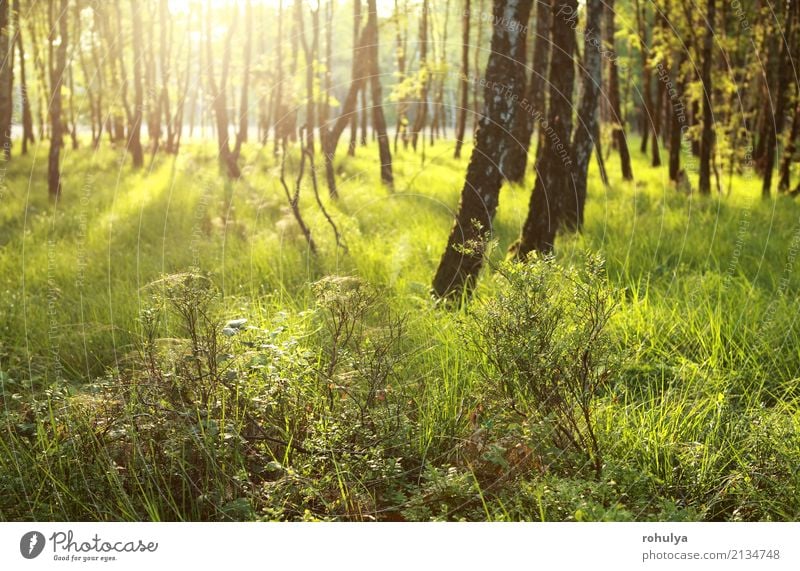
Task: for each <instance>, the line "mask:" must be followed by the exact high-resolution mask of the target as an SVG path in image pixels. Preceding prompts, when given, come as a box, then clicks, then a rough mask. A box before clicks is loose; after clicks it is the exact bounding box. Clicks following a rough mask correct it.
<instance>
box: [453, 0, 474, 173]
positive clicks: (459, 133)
mask: <svg viewBox="0 0 800 571" xmlns="http://www.w3.org/2000/svg"><path fill="white" fill-rule="evenodd" d="M469 6H470V0H464V12H463V14H462V16H461V83H460V86H461V92H460V93H461V105H460V106H459V109H458V126H457V127H456V150H455V158H457V159H460V158H461V147H462V145H463V144H464V134H465V133H466V130H467V111H468V107H469V78H468V77H467V75H468V74H469Z"/></svg>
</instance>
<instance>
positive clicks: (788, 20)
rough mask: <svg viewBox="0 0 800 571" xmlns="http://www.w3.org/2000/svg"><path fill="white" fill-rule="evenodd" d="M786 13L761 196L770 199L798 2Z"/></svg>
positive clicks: (791, 0) (792, 0) (793, 1)
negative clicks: (772, 120)
mask: <svg viewBox="0 0 800 571" xmlns="http://www.w3.org/2000/svg"><path fill="white" fill-rule="evenodd" d="M785 4H786V11H785V18H784V32H783V36H782V41H781V44H780V54H779V56H778V93H777V97H776V99H777V102H776V105H775V114H774V123H772V124H771V125H770V129H768V130H767V141H766V149H765V154H764V183H763V186H762V187H761V196H763V197H764V198H768V197H769V196H770V194H771V191H772V174H773V170H774V168H775V156H776V153H777V143H778V141H779V140H780V139H781V137H782V133H783V125H784V123H785V120H784V114H785V112H786V100H787V96H788V93H789V81H790V79H791V76H792V70H793V65H792V58H791V50H792V47H793V46H792V45H791V40H792V39H794V34H793V32H792V28H793V24H794V14H795V11H796V10H797V8H798V4H799V3H798V1H797V0H786V2H785Z"/></svg>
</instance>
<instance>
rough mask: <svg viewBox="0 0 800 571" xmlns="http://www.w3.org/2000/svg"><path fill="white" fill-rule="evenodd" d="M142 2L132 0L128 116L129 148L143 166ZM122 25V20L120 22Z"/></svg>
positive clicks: (135, 160) (136, 164) (134, 158)
mask: <svg viewBox="0 0 800 571" xmlns="http://www.w3.org/2000/svg"><path fill="white" fill-rule="evenodd" d="M141 7H142V4H141V2H140V1H138V0H131V12H132V14H133V111H132V113H131V114H130V115H129V117H128V121H129V123H128V148H129V149H130V152H131V156H132V157H133V167H134V168H137V169H138V168H141V167H142V165H143V164H144V157H143V155H142V140H141V131H142V111H143V107H144V92H143V90H142V14H141V12H140V10H141ZM120 25H121V22H120Z"/></svg>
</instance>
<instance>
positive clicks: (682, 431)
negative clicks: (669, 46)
mask: <svg viewBox="0 0 800 571" xmlns="http://www.w3.org/2000/svg"><path fill="white" fill-rule="evenodd" d="M631 148H632V149H634V151H633V153H634V165H633V167H634V172H635V173H636V176H637V179H636V181H635V183H624V182H622V181H621V180H620V178H621V177H620V176H619V173H618V172H617V171H616V170H615V166H616V165H617V164H618V163H617V161H616V160H613V158H612V160H609V161H607V164H608V166H609V168H610V173H609V174H610V176H611V186H610V187H609V188H608V189H605V188H604V187H603V186H602V185H601V184H600V182H599V179H598V177H597V174H596V171H595V170H594V169H595V165H594V164H593V165H592V166H591V170H590V180H589V185H590V186H589V201H588V203H587V210H586V224H585V228H584V231H583V233H582V234H581V235H579V236H568V235H565V236H559V238H558V243H557V244H556V246H557V258H556V259H555V260H538V261H534V262H532V263H530V264H524V265H514V264H505V263H504V262H502V259H501V258H502V257H503V255H504V252H505V250H506V248H507V247H508V245H509V244H510V243H512V242H513V241H514V240H515V239H516V238H517V236H518V233H519V226H520V223H521V220H520V212H525V209H526V208H527V204H528V199H529V190H530V188H531V187H532V183H533V179H532V174H529V177H528V179H527V180H526V181H525V183H524V185H520V186H511V187H509V188H506V189H504V190H503V193H502V195H501V203H500V206H499V209H498V214H497V217H496V219H495V221H494V224H493V228H492V231H493V234H492V242H491V243H490V245H494V244H496V245H497V247H492V248H489V249H487V250H481V252H482V254H483V255H485V256H486V257H487V258H488V259H489V261H490V265H493V266H494V267H499V268H500V270H501V271H500V272H493V273H492V275H490V273H489V272H487V274H486V275H484V276H482V278H481V281H480V283H479V284H478V288H477V290H476V292H475V296H476V298H475V301H476V303H474V304H472V306H470V307H468V308H461V309H448V308H442V307H439V306H437V305H436V304H435V303H433V302H432V301H431V300H430V298H429V294H428V292H429V284H430V279H431V276H432V275H433V271H434V269H435V266H436V263H437V262H438V261H439V257H440V255H441V252H442V250H443V248H444V247H445V242H446V239H447V232H448V230H449V229H450V227H451V225H452V211H451V208H452V207H453V205H455V204H457V201H458V193H459V191H460V190H461V183H462V182H463V173H464V163H463V162H458V161H454V160H453V159H452V158H451V157H452V145H450V144H439V143H437V144H436V145H435V146H433V147H430V149H429V151H428V152H427V156H426V160H425V163H424V164H422V163H421V160H420V157H419V156H418V155H414V154H412V153H411V152H410V151H409V152H406V151H404V150H403V149H402V147H401V148H400V149H399V153H398V155H397V156H395V157H393V158H394V161H395V162H394V167H395V175H396V192H395V193H393V194H388V193H386V192H385V191H384V190H382V189H381V185H380V182H379V179H378V176H377V172H376V169H375V164H374V158H373V157H374V153H375V149H367V150H366V151H364V152H362V151H361V150H360V149H359V150H358V154H357V156H356V157H355V158H347V159H340V160H339V161H337V164H336V169H337V172H338V173H339V177H340V181H341V185H340V189H339V190H340V193H341V198H340V199H339V201H338V202H335V203H333V202H326V206H327V207H329V210H330V212H331V214H332V216H334V218H335V219H336V222H337V224H339V226H340V228H341V230H342V232H343V234H344V236H345V239H346V240H347V243H348V247H349V250H350V252H349V254H348V255H342V254H341V253H338V252H337V248H336V246H335V243H334V241H333V237H332V235H331V234H330V232H329V230H328V227H327V222H326V221H325V219H324V218H323V217H322V215H321V214H320V213H319V212H318V210H317V208H316V206H315V205H314V203H313V201H312V200H308V199H309V197H310V195H309V192H310V189H309V188H308V187H307V186H303V188H302V189H301V201H300V205H301V208H302V210H303V215H304V217H305V219H306V220H307V221H308V223H309V226H310V227H311V229H312V231H313V232H315V234H314V236H315V239H316V240H317V241H318V247H319V250H320V254H319V256H318V257H317V258H314V257H313V256H310V255H309V253H308V251H307V249H306V245H305V241H304V239H303V237H302V235H301V234H300V233H299V232H298V230H297V228H296V226H295V223H294V221H293V219H292V217H291V213H290V212H288V211H287V209H286V206H285V198H284V197H283V195H282V190H281V188H280V184H279V182H278V181H277V179H276V173H277V170H276V169H277V168H278V167H279V165H278V164H277V163H276V162H275V160H274V159H272V158H271V157H270V156H269V154H268V153H267V154H265V153H263V151H261V150H260V149H259V148H257V147H251V146H248V145H245V147H244V148H243V160H242V163H243V166H244V168H245V171H246V173H247V174H246V176H245V177H244V178H243V179H242V180H239V181H236V182H225V181H223V180H222V179H221V178H220V177H219V174H218V165H217V161H216V154H215V151H214V149H213V148H211V147H210V146H202V145H189V146H187V147H186V148H185V152H184V151H182V152H181V154H180V155H179V156H178V157H177V158H170V159H169V160H165V158H164V157H163V156H161V155H157V156H156V161H155V163H154V165H153V168H152V171H150V172H149V173H147V174H144V173H132V172H130V171H129V170H128V167H127V166H125V165H124V164H123V165H122V166H120V164H119V158H120V155H117V154H116V152H115V151H113V150H111V149H109V148H107V147H106V146H102V147H101V149H100V150H98V151H97V153H94V152H93V151H92V150H91V149H80V150H78V151H74V152H71V153H69V154H65V157H64V169H63V170H64V189H65V190H64V194H63V196H62V198H61V200H60V201H59V203H58V204H57V205H54V204H52V203H50V202H48V199H47V197H46V193H42V192H39V190H40V189H38V188H37V187H36V186H32V187H31V188H30V191H29V192H28V189H27V186H28V185H29V184H30V183H29V181H30V180H42V179H43V178H44V176H45V173H44V169H45V168H46V165H45V163H43V162H42V161H39V160H37V161H33V160H32V159H28V158H25V157H19V156H16V155H15V157H14V160H13V161H12V162H11V163H9V169H8V172H7V182H8V187H7V188H8V189H9V190H8V191H7V192H6V194H5V195H4V200H3V202H2V203H0V221H1V222H0V223H1V224H2V225H1V226H0V248H2V250H0V291H1V292H2V296H0V383H2V389H1V390H0V519H4V520H11V519H38V520H84V519H103V520H132V521H137V520H143V519H144V520H201V519H202V520H229V519H235V520H255V519H264V520H276V519H281V520H303V519H307V520H359V521H361V520H424V521H427V520H462V519H464V520H479V519H480V520H557V521H563V520H635V521H650V520H710V519H721V520H784V521H785V520H796V519H797V518H798V514H800V501H799V500H798V496H797V494H796V490H797V489H798V486H800V481H798V472H797V470H796V469H795V468H794V467H796V466H798V465H800V442H798V439H797V434H800V430H799V429H800V409H798V396H800V395H798V392H797V387H798V383H797V380H798V376H797V371H800V349H798V347H800V333H799V332H798V327H797V322H796V318H795V316H796V315H797V314H798V312H800V302H798V295H797V294H798V289H799V288H800V274H798V272H797V266H796V264H794V265H792V264H791V263H790V262H791V261H792V260H793V259H794V257H796V250H797V245H796V234H797V232H798V225H797V221H798V219H800V207H798V205H797V204H796V202H795V201H792V200H790V199H788V198H785V197H780V198H776V199H775V200H774V202H762V201H761V199H760V197H759V192H760V188H759V184H758V183H759V181H757V180H755V179H754V178H748V177H747V176H744V175H742V174H739V173H737V172H733V173H732V175H731V176H732V181H733V182H732V188H733V192H732V193H731V195H730V196H714V197H710V198H707V199H699V198H698V197H695V196H693V197H686V196H682V195H679V194H678V193H676V192H675V191H674V189H673V188H671V187H670V186H669V185H668V183H667V182H666V176H665V172H664V171H662V170H659V169H651V168H650V167H649V166H648V165H649V160H648V158H647V157H644V156H641V155H639V154H638V153H637V152H636V148H637V145H636V144H635V142H634V143H633V144H632V145H631ZM120 152H121V151H120ZM467 155H468V153H467ZM298 162H299V161H298V157H297V155H296V154H292V155H291V156H290V157H289V158H288V160H287V169H288V172H287V174H289V176H290V177H291V176H292V173H293V171H294V169H296V167H297V165H298ZM319 163H320V164H321V163H322V161H319ZM120 169H121V170H120ZM88 173H91V174H88ZM120 173H121V175H120ZM726 177H727V174H726ZM304 184H305V182H304ZM23 212H24V213H26V217H22V216H20V213H23ZM769 228H772V231H769V232H768V231H767V229H769ZM585 252H599V253H601V254H602V256H603V258H604V259H605V265H604V267H603V271H595V270H598V269H599V268H598V266H597V265H596V264H593V263H592V262H591V258H592V256H587V255H586V254H585ZM587 258H590V259H589V260H587ZM598 299H602V300H604V303H605V304H606V305H605V307H606V308H607V309H608V308H610V307H611V306H613V307H614V308H615V310H614V313H613V316H612V317H611V318H610V319H609V320H608V321H607V323H605V325H604V327H603V328H602V330H601V334H600V336H599V337H598V338H597V339H595V340H596V341H598V343H596V344H593V345H592V351H593V352H592V358H593V359H595V361H594V362H595V364H596V367H593V368H592V370H593V371H594V372H595V373H596V376H595V377H594V378H593V379H594V380H591V383H593V384H594V389H593V390H591V391H587V392H581V391H578V392H577V393H575V394H573V393H571V392H569V391H568V390H567V391H566V393H560V392H559V391H554V392H552V393H540V392H539V391H540V390H542V389H547V388H548V387H549V388H551V389H552V388H558V389H559V390H566V389H568V388H569V387H570V386H573V387H575V386H576V385H574V384H569V383H561V382H559V383H554V382H552V381H553V380H554V379H555V377H554V376H553V371H554V370H555V368H556V367H555V366H557V367H559V368H560V372H561V373H562V374H561V376H560V377H559V379H558V380H559V381H563V380H564V379H572V381H570V382H573V381H574V380H576V379H579V378H581V377H580V375H578V374H577V373H578V372H579V370H578V369H576V367H577V366H578V365H579V363H580V359H575V358H572V357H573V355H580V351H581V347H586V346H587V340H588V339H589V338H590V332H591V331H592V330H591V329H589V328H585V323H586V320H585V319H584V318H583V317H582V315H583V314H582V313H581V308H583V309H584V310H588V308H590V307H595V306H596V301H597V300H598ZM591 300H595V301H594V302H592V301H591ZM242 319H246V320H247V321H246V322H244V323H243V322H241V320H242ZM525 319H528V320H532V321H533V322H537V321H536V320H538V323H543V324H547V323H550V322H551V321H553V322H556V323H559V324H560V325H559V327H557V328H555V329H554V330H553V328H552V327H550V329H549V330H552V331H553V335H550V336H543V332H546V331H548V328H547V327H541V328H540V329H534V328H532V327H529V326H528V321H525ZM465 324H472V325H471V326H470V327H469V328H468V329H467V331H468V332H469V333H470V334H469V335H466V334H465ZM489 324H492V326H493V328H494V329H489V330H486V327H487V325H489ZM480 331H483V333H480V335H479V334H478V332H480ZM493 338H494V339H498V338H499V339H500V342H496V341H495V342H493V343H491V344H489V343H487V342H486V340H487V339H493ZM537 340H538V341H537ZM534 341H536V342H540V343H545V345H544V346H545V347H546V348H547V351H545V352H543V353H542V354H541V357H540V355H539V354H538V353H533V352H523V351H521V350H522V349H524V348H526V347H528V344H530V343H533V342H534ZM478 348H481V350H480V351H478V350H477V349H478ZM517 350H520V353H519V355H518V357H521V358H522V359H521V360H519V361H514V360H513V358H512V357H513V356H514V354H515V351H517ZM489 351H491V352H492V355H493V360H494V361H497V362H499V363H500V364H501V365H502V367H503V369H502V370H504V371H506V372H507V374H504V375H501V374H500V369H499V368H498V367H497V365H496V363H494V362H493V361H492V360H490V359H489V358H488V357H487V355H488V354H489ZM618 356H625V357H626V358H625V359H624V360H623V359H619V358H618ZM553 365H555V366H553ZM604 371H608V376H607V377H603V378H601V375H602V374H604V373H603V372H604ZM538 377H541V378H542V379H544V380H545V381H549V383H541V384H540V383H537V382H536V380H537V378H538ZM581 388H582V387H581ZM595 389H596V390H595ZM548 394H554V395H558V394H563V395H565V396H563V397H562V398H564V399H573V400H572V402H574V403H576V404H577V408H575V409H573V410H578V411H579V410H580V402H581V401H580V400H579V399H578V397H579V396H580V395H584V396H585V397H586V399H585V401H584V402H587V403H588V404H589V406H590V414H591V418H592V419H593V422H592V424H591V426H593V427H594V428H593V430H594V434H595V437H596V438H597V446H598V448H597V449H598V450H599V451H601V452H602V473H601V474H600V476H599V477H598V476H597V475H596V474H595V473H593V472H592V470H591V469H590V468H591V463H589V464H587V455H586V453H585V452H584V451H582V450H583V449H581V450H578V449H576V448H575V447H573V446H566V447H565V446H564V442H563V441H561V440H558V439H554V438H553V430H554V427H555V426H556V423H557V422H558V417H557V415H555V414H554V412H553V410H551V409H548V408H547V407H546V406H542V404H541V403H548ZM550 398H553V397H550ZM512 402H513V408H512V407H511V406H510V404H511V403H512ZM514 408H516V409H518V411H519V412H522V413H523V414H522V415H520V414H519V413H518V412H515V410H514ZM586 426H588V425H581V427H583V428H585V427H586ZM587 468H589V469H587Z"/></svg>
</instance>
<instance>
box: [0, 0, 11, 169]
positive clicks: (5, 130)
mask: <svg viewBox="0 0 800 571" xmlns="http://www.w3.org/2000/svg"><path fill="white" fill-rule="evenodd" d="M10 47H11V19H10V18H9V13H8V1H7V0H0V144H2V146H3V155H4V157H5V160H6V161H8V160H9V159H10V158H11V118H12V114H13V112H14V104H13V102H12V98H11V93H12V89H13V85H14V66H13V65H12V63H11V57H10V56H9V54H10V53H12V50H11V49H9V48H10Z"/></svg>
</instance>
